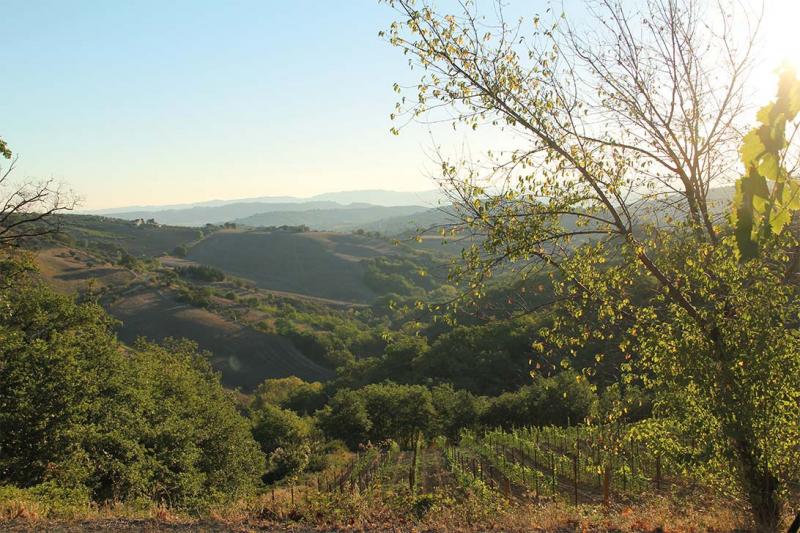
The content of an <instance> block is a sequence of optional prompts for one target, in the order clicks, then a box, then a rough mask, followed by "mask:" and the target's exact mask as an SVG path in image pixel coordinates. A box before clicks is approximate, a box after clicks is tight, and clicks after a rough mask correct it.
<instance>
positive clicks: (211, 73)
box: [0, 0, 800, 209]
mask: <svg viewBox="0 0 800 533" xmlns="http://www.w3.org/2000/svg"><path fill="white" fill-rule="evenodd" d="M558 1H560V0H558ZM558 1H556V4H557V3H558ZM626 1H627V0H626ZM630 1H631V3H632V4H633V5H636V4H637V3H638V1H639V0H630ZM747 1H748V2H752V3H753V5H756V4H758V3H759V0H747ZM546 3H547V2H546V0H520V1H519V2H517V3H515V4H514V6H513V7H514V9H516V10H523V11H524V12H526V14H531V13H533V12H534V11H537V10H539V11H541V10H542V9H543V7H545V6H546ZM568 3H571V4H579V3H580V1H579V0H569V2H568ZM766 3H767V6H768V11H770V12H771V14H772V19H771V21H770V23H769V24H768V25H767V27H769V28H770V29H771V30H773V31H769V32H766V33H767V34H768V35H767V37H768V38H770V37H775V36H777V37H781V36H785V35H787V34H788V33H789V32H790V31H794V30H793V28H791V27H790V24H792V23H793V21H796V16H792V17H784V15H787V14H788V13H790V12H791V14H793V15H798V16H800V7H799V6H800V0H766ZM770 8H771V9H770ZM528 12H530V13H528ZM768 14H769V13H768ZM0 16H2V18H3V22H4V23H3V26H2V31H0V68H2V75H0V76H2V81H0V136H2V137H4V138H5V139H6V140H7V141H8V142H9V144H10V146H11V148H12V149H13V150H14V151H15V152H17V153H18V155H19V156H20V161H19V166H18V172H17V177H18V178H29V177H34V178H36V177H38V178H48V177H55V178H57V179H60V180H63V181H64V182H66V183H67V184H69V186H71V187H72V188H73V189H74V190H75V191H76V192H77V193H78V194H79V195H80V196H81V197H83V199H84V201H83V204H82V207H83V208H84V209H95V208H103V207H116V206H123V205H142V204H172V203H180V202H194V201H203V200H210V199H230V198H242V197H249V196H250V197H251V196H264V195H298V196H307V195H312V194H316V193H320V192H327V191H336V190H348V189H377V188H383V189H395V190H423V189H430V188H432V187H433V186H434V185H433V183H432V182H431V181H430V180H429V178H428V177H427V172H426V169H430V168H431V164H430V162H429V160H428V158H427V156H426V149H427V148H429V147H430V146H431V140H430V138H429V137H428V134H427V132H426V130H425V129H424V128H423V127H422V126H418V125H413V126H412V127H409V128H407V129H405V130H404V131H403V134H402V135H401V136H400V137H394V136H392V135H390V134H389V128H390V126H391V123H390V120H389V113H390V112H391V111H392V110H393V107H394V102H395V96H396V95H395V94H394V93H393V92H392V89H391V87H392V84H393V83H394V82H396V81H397V82H401V83H404V82H411V81H412V80H414V79H415V78H414V77H413V75H412V73H410V72H409V71H408V68H407V63H406V59H405V58H404V57H403V56H402V54H401V53H400V52H399V51H398V50H395V49H392V48H391V47H390V46H389V45H388V44H387V43H385V42H384V41H382V40H381V39H380V38H379V37H378V35H377V34H378V31H379V30H381V29H385V28H386V27H387V26H388V24H389V23H390V22H391V20H392V19H393V16H394V14H393V12H392V11H391V9H389V8H388V7H387V6H386V5H383V4H381V5H379V4H378V3H377V1H376V0H284V1H281V2H279V1H277V0H275V1H268V0H247V1H245V0H230V1H223V0H217V1H201V0H192V1H189V0H161V1H155V0H148V1H145V0H94V1H88V0H83V1H81V0H69V1H67V0H20V1H9V0H0ZM768 18H769V17H768ZM781 20H786V21H788V22H787V23H786V24H785V25H781V24H780V21H781ZM778 29H780V31H777V30H778ZM776 39H777V38H776ZM776 39H773V40H775V43H774V46H773V47H772V48H770V46H768V47H767V49H768V50H773V51H774V53H773V54H772V55H776V56H777V54H778V52H781V53H785V52H790V55H792V56H793V57H796V58H798V59H800V50H798V48H800V46H798V45H797V44H791V43H790V42H788V41H785V39H777V40H776ZM778 40H779V41H780V42H778ZM760 66H763V68H764V70H765V72H767V75H762V76H756V77H757V78H762V79H763V80H764V83H763V84H762V85H763V87H764V88H765V89H766V90H768V92H765V93H764V94H765V95H767V94H769V95H771V93H772V92H773V91H774V81H773V80H774V75H773V74H772V69H774V66H773V65H771V64H770V65H767V64H766V63H765V64H763V65H760ZM767 67H768V68H767ZM767 98H769V96H764V97H762V98H761V99H763V100H765V101H766V99H767ZM438 140H440V139H437V141H438ZM446 141H447V142H448V143H449V144H452V145H459V143H461V142H462V141H463V139H461V138H454V137H453V135H452V133H449V134H448V137H447V139H446ZM493 142H494V141H493Z"/></svg>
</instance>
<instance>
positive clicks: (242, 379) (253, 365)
mask: <svg viewBox="0 0 800 533" xmlns="http://www.w3.org/2000/svg"><path fill="white" fill-rule="evenodd" d="M107 310H108V311H109V313H110V314H111V315H112V316H114V317H115V318H117V319H119V320H120V321H121V322H122V324H121V326H120V327H119V328H118V330H117V332H118V335H119V338H120V339H121V340H122V341H123V342H126V343H129V344H130V343H133V342H134V341H135V340H136V339H137V338H139V337H146V338H148V339H151V340H155V341H160V340H163V339H165V338H167V337H175V338H180V337H184V338H187V339H191V340H193V341H195V342H196V343H197V344H198V345H199V346H200V348H201V349H203V350H207V351H209V352H210V353H211V354H212V355H211V363H212V365H213V367H214V368H215V369H216V370H217V371H219V372H220V373H221V374H222V383H223V384H224V385H225V386H226V387H229V388H237V387H239V388H241V389H242V390H244V391H252V390H253V389H254V388H255V387H256V386H258V385H259V384H260V383H261V382H263V381H264V380H265V379H267V378H281V377H288V376H297V377H299V378H301V379H304V380H308V381H318V380H325V379H328V378H331V377H332V376H333V371H332V370H330V369H328V368H325V367H323V366H321V365H319V364H318V363H316V362H314V361H312V360H311V359H309V358H308V357H307V356H306V355H304V354H303V353H302V352H301V351H300V350H298V349H297V348H296V347H295V345H294V344H293V343H292V342H291V341H290V340H289V339H286V338H284V337H281V336H279V335H274V334H268V333H263V332H261V331H257V330H255V329H253V328H251V327H248V326H245V325H242V324H239V323H236V322H232V321H231V320H227V319H225V318H223V317H220V316H219V315H217V314H214V313H212V312H210V311H208V310H206V309H201V308H197V307H193V306H191V305H188V304H186V303H182V302H180V301H178V300H176V299H175V297H174V295H172V294H170V293H169V292H168V291H164V290H158V289H154V288H147V287H140V288H136V289H134V290H133V291H132V292H131V293H129V294H126V295H124V296H123V297H122V298H120V299H118V300H116V301H114V302H113V303H111V304H110V305H107Z"/></svg>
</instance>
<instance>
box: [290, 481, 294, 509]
mask: <svg viewBox="0 0 800 533" xmlns="http://www.w3.org/2000/svg"><path fill="white" fill-rule="evenodd" d="M290 491H291V494H292V509H294V484H292V485H291V488H290Z"/></svg>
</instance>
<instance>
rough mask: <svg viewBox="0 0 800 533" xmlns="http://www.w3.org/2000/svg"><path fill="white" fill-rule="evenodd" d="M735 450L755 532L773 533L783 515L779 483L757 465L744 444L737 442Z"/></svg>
mask: <svg viewBox="0 0 800 533" xmlns="http://www.w3.org/2000/svg"><path fill="white" fill-rule="evenodd" d="M736 450H737V452H738V454H739V458H740V461H741V468H742V471H741V472H742V478H743V479H742V485H743V487H744V489H745V492H746V495H747V500H748V502H749V503H750V511H751V513H752V515H753V521H754V522H755V526H756V530H757V531H759V532H760V533H775V532H777V531H778V528H779V526H780V523H781V517H782V515H783V501H781V498H780V495H779V489H780V483H779V482H778V479H777V478H776V477H775V476H774V475H773V474H772V472H770V471H769V469H768V468H765V467H763V466H762V465H760V464H759V461H758V459H757V458H756V457H754V454H753V453H751V448H750V446H749V445H748V444H747V443H746V442H744V441H743V440H737V441H736Z"/></svg>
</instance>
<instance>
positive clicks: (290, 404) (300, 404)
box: [253, 376, 325, 415]
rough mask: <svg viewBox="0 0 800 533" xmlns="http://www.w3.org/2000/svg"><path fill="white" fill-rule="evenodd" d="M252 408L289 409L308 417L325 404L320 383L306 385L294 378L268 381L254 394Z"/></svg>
mask: <svg viewBox="0 0 800 533" xmlns="http://www.w3.org/2000/svg"><path fill="white" fill-rule="evenodd" d="M254 396H255V398H254V400H253V408H254V409H255V410H259V409H261V408H262V407H264V406H265V405H266V404H272V405H277V406H279V407H283V408H284V409H291V410H292V411H295V412H296V413H300V414H303V415H309V414H311V413H313V412H314V411H316V410H317V409H321V408H322V407H323V406H324V404H325V393H324V391H323V386H322V383H319V382H313V383H308V382H306V381H303V380H302V379H300V378H298V377H296V376H289V377H286V378H276V379H268V380H266V381H264V383H262V384H261V385H259V386H258V388H257V389H256V391H255V393H254Z"/></svg>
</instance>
